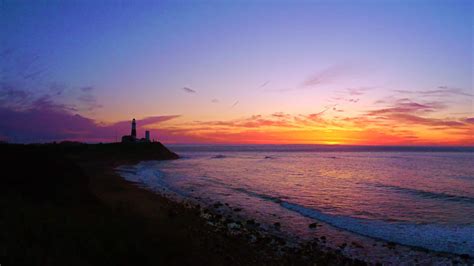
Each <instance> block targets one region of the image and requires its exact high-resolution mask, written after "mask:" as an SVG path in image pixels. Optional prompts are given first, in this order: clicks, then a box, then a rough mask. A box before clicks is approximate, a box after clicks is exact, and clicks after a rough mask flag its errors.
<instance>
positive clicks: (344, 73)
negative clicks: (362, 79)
mask: <svg viewBox="0 0 474 266" xmlns="http://www.w3.org/2000/svg"><path fill="white" fill-rule="evenodd" d="M357 72H359V71H357V70H356V69H355V68H354V67H352V66H350V65H334V66H331V67H328V68H326V69H323V70H321V71H319V72H316V73H315V74H313V75H312V76H310V77H308V78H307V79H306V80H305V81H303V83H302V87H315V86H319V85H324V84H329V83H333V82H335V81H338V80H340V79H343V78H346V77H349V76H353V75H354V74H356V73H357Z"/></svg>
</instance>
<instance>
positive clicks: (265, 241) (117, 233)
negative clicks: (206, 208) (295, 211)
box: [0, 143, 364, 265]
mask: <svg viewBox="0 0 474 266" xmlns="http://www.w3.org/2000/svg"><path fill="white" fill-rule="evenodd" d="M2 149H4V151H5V153H3V154H2V155H1V158H0V159H1V160H2V161H3V162H5V166H6V169H5V171H6V175H4V176H3V177H2V178H1V179H0V192H1V193H0V218H1V219H0V223H1V224H2V225H3V226H4V228H5V230H2V232H0V239H2V240H3V241H2V242H3V243H6V244H5V245H3V244H2V245H0V260H1V261H0V263H2V264H3V263H5V264H12V265H31V264H36V265H38V264H39V265H65V264H66V265H84V264H86V265H104V264H108V265H156V264H163V265H224V264H225V265H313V264H314V263H317V264H322V265H358V264H359V265H362V264H364V263H363V262H361V261H357V260H352V259H349V258H346V257H345V256H342V255H341V254H338V253H335V252H334V253H333V252H326V251H323V250H320V249H319V247H318V246H308V247H307V248H306V249H287V250H285V252H284V253H283V252H279V251H278V250H276V249H275V247H280V246H281V245H280V244H281V240H275V239H273V238H270V237H264V236H262V237H257V241H255V243H249V241H248V239H246V238H245V237H244V236H243V235H235V234H231V233H229V232H228V231H227V230H219V229H218V228H216V227H214V226H211V225H210V224H208V223H207V220H205V219H203V218H202V217H201V211H200V210H199V209H197V208H195V207H193V206H189V205H188V206H186V205H185V204H180V203H177V202H174V201H171V200H170V199H168V198H165V197H163V196H161V195H158V194H155V193H153V192H151V191H148V190H146V189H143V188H140V187H138V186H137V185H136V184H134V183H131V182H128V181H126V180H124V179H123V178H122V177H121V176H119V175H118V174H117V173H116V172H115V168H116V167H117V166H119V165H123V164H134V163H138V162H140V161H144V160H151V159H153V160H156V159H160V160H163V159H175V158H177V155H176V154H174V153H172V152H170V151H169V150H167V149H166V148H165V147H164V146H162V145H161V144H158V143H157V144H153V145H152V146H145V145H143V146H138V145H120V144H97V145H88V144H80V145H62V144H48V145H10V144H8V145H4V146H2ZM25 165H27V166H28V167H24V166H25ZM210 215H211V214H210ZM249 231H250V232H253V231H251V229H249ZM269 243H270V244H269Z"/></svg>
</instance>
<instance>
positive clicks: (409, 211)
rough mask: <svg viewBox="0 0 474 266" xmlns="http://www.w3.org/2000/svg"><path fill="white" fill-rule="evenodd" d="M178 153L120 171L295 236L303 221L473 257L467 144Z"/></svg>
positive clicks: (198, 148)
mask: <svg viewBox="0 0 474 266" xmlns="http://www.w3.org/2000/svg"><path fill="white" fill-rule="evenodd" d="M170 149H171V150H173V151H175V152H176V153H178V154H179V155H180V156H181V158H182V159H179V160H173V161H160V162H157V161H151V162H142V163H140V164H138V165H135V166H126V167H123V168H121V169H120V172H121V174H122V176H123V177H124V178H126V179H127V180H130V181H134V182H138V183H140V184H141V185H142V186H144V187H146V188H149V189H152V190H156V191H161V192H163V191H166V192H167V193H172V194H174V195H177V196H178V197H182V198H185V199H192V200H193V201H197V202H199V203H200V204H203V205H208V206H210V205H212V204H213V203H215V202H222V203H224V202H225V203H227V204H229V205H230V206H233V207H235V208H239V209H242V215H245V216H248V217H255V218H256V219H257V220H259V221H262V222H263V223H265V224H267V226H268V227H271V225H272V224H273V223H274V222H276V221H278V222H279V223H281V226H282V230H285V231H286V232H288V233H289V234H291V235H294V236H297V237H300V238H302V239H310V238H311V237H314V235H315V233H314V230H311V229H309V228H308V222H311V221H317V222H322V223H324V224H327V225H328V226H330V227H333V228H335V229H336V230H339V231H345V232H348V233H349V234H352V235H358V236H363V237H365V238H370V239H377V240H382V241H387V242H393V243H397V244H401V245H406V246H412V247H419V248H424V249H428V250H433V251H440V252H448V253H453V254H469V255H471V256H474V149H473V148H459V147H448V148H446V147H445V148H440V147H351V146H318V145H228V146H224V145H218V146H212V145H189V146H186V145H177V146H170Z"/></svg>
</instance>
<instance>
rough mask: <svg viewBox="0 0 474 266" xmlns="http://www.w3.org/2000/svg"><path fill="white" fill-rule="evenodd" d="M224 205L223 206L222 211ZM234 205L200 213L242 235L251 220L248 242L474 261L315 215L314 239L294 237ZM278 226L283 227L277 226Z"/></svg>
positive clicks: (364, 257)
mask: <svg viewBox="0 0 474 266" xmlns="http://www.w3.org/2000/svg"><path fill="white" fill-rule="evenodd" d="M129 166H130V165H129ZM122 167H125V166H122ZM120 170H123V169H118V171H120ZM122 178H124V179H126V177H125V176H123V175H122ZM132 184H134V185H136V186H138V187H140V188H142V189H144V190H148V191H152V192H153V193H157V194H159V195H161V196H163V197H166V198H168V199H169V200H172V201H178V202H181V203H182V204H185V205H188V204H194V205H196V204H199V205H203V202H200V201H199V200H194V199H192V198H188V199H185V198H183V197H181V196H176V195H175V196H174V197H173V196H172V194H173V192H171V193H169V192H168V193H166V192H165V191H164V190H163V189H162V190H160V189H157V188H156V187H155V188H153V189H151V188H149V187H147V186H146V184H143V183H140V182H133V183H132ZM179 198H181V199H179ZM234 207H235V206H234ZM223 209H225V210H224V211H223ZM237 209H239V210H238V212H235V210H234V209H233V207H232V206H230V205H229V204H228V203H227V202H224V201H223V202H218V201H216V202H214V203H210V204H208V205H207V207H205V209H204V212H203V211H202V210H201V217H203V218H204V219H206V220H207V222H208V223H209V224H211V225H212V226H215V227H217V228H219V229H221V230H222V228H224V230H228V231H231V232H233V234H242V235H246V234H249V232H248V229H247V227H248V223H247V222H248V221H251V226H250V227H251V228H252V229H253V231H252V232H251V233H250V235H251V236H250V237H246V238H248V239H250V242H252V238H254V236H253V235H262V233H263V235H265V237H270V238H272V237H273V238H275V239H276V240H275V242H281V243H283V244H282V245H281V246H283V248H287V247H298V248H297V249H300V250H304V249H308V246H313V249H314V247H317V249H319V250H320V251H323V250H324V251H325V252H332V253H335V254H338V255H340V256H343V257H345V258H348V259H350V260H354V261H357V262H362V261H364V262H366V263H369V264H377V263H384V264H385V263H389V264H400V263H422V264H424V263H427V264H432V263H435V264H446V263H447V264H450V263H455V264H456V263H461V264H466V265H468V264H472V263H473V262H474V259H473V258H472V257H469V256H466V255H459V254H453V253H446V252H439V251H434V250H428V249H425V248H421V247H417V246H408V245H402V244H398V243H394V242H390V241H386V240H383V239H375V238H372V237H369V236H364V235H359V234H357V233H354V232H350V231H347V230H344V229H339V228H337V227H334V226H332V225H330V224H328V223H326V222H323V221H320V220H317V219H307V225H310V224H313V223H314V224H315V225H316V226H317V228H318V230H315V231H314V232H315V237H314V238H313V239H302V238H298V237H296V238H295V236H294V235H291V233H289V232H283V230H284V227H283V226H284V222H281V224H280V221H278V222H277V223H275V224H278V226H277V228H275V227H274V226H273V225H272V224H271V223H270V224H268V223H267V224H266V228H265V229H264V228H262V227H260V226H255V224H256V223H257V224H258V222H261V221H258V222H257V221H256V218H255V216H252V215H248V213H247V214H243V213H244V212H241V209H240V208H237ZM305 218H306V217H305ZM267 222H268V221H267ZM320 226H321V227H320ZM280 228H281V229H282V230H280ZM285 229H286V228H285ZM320 229H322V230H320ZM241 231H242V232H241ZM316 232H317V233H316ZM252 234H253V235H252ZM285 234H286V236H285ZM292 238H293V241H292ZM282 239H283V240H282ZM285 242H286V243H285ZM288 244H289V245H288Z"/></svg>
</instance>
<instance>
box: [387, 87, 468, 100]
mask: <svg viewBox="0 0 474 266" xmlns="http://www.w3.org/2000/svg"><path fill="white" fill-rule="evenodd" d="M394 91H395V92H398V93H401V94H417V95H420V96H425V97H426V96H433V97H446V96H452V95H458V96H466V97H472V96H473V94H471V93H467V92H465V91H464V90H463V89H460V88H451V87H447V86H439V87H437V88H436V89H434V90H414V91H410V90H394Z"/></svg>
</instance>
